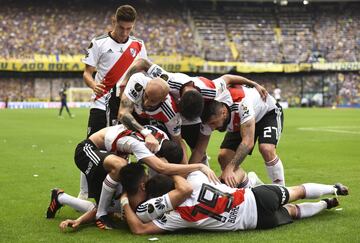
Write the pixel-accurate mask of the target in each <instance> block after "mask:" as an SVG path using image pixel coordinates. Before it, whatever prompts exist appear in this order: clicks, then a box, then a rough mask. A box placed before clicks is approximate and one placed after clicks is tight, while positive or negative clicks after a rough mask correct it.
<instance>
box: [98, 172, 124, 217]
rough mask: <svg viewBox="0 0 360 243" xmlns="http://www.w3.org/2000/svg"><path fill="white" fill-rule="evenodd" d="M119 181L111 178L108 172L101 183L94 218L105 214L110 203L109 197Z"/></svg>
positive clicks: (110, 197)
mask: <svg viewBox="0 0 360 243" xmlns="http://www.w3.org/2000/svg"><path fill="white" fill-rule="evenodd" d="M118 184H119V183H118V182H117V181H114V180H113V179H111V177H110V175H109V174H108V175H107V176H106V178H105V180H104V182H103V184H102V189H101V195H100V200H99V205H98V208H97V213H96V219H98V218H100V217H101V216H102V215H106V214H107V209H108V207H109V206H110V204H111V199H112V197H113V195H114V192H115V191H116V187H117V185H118Z"/></svg>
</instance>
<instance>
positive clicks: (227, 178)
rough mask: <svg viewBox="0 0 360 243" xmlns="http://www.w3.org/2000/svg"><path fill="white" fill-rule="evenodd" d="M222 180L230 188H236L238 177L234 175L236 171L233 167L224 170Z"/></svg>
mask: <svg viewBox="0 0 360 243" xmlns="http://www.w3.org/2000/svg"><path fill="white" fill-rule="evenodd" d="M220 178H221V179H222V180H223V181H224V182H225V184H226V185H228V186H230V187H234V188H235V187H237V185H238V182H237V180H236V176H235V173H234V170H233V168H232V167H229V166H227V167H226V168H225V169H224V170H223V172H222V174H221V176H220Z"/></svg>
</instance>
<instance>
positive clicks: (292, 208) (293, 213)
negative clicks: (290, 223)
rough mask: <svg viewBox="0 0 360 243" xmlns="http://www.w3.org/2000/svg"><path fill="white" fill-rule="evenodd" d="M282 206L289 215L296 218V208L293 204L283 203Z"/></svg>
mask: <svg viewBox="0 0 360 243" xmlns="http://www.w3.org/2000/svg"><path fill="white" fill-rule="evenodd" d="M284 208H286V210H287V211H288V213H289V215H290V216H291V217H292V218H293V219H296V218H297V208H296V206H295V205H294V204H286V205H284Z"/></svg>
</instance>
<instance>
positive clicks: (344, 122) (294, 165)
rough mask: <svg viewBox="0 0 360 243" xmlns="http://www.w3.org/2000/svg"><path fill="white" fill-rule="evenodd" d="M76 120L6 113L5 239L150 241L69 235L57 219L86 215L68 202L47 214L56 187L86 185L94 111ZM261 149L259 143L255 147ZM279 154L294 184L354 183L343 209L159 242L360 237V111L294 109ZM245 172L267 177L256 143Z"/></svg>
mask: <svg viewBox="0 0 360 243" xmlns="http://www.w3.org/2000/svg"><path fill="white" fill-rule="evenodd" d="M72 111H73V113H75V114H76V117H75V118H74V119H70V118H68V117H67V116H66V114H64V119H59V118H58V117H57V112H58V111H57V110H54V109H47V110H45V109H43V110H39V109H31V110H0V145H1V149H0V151H1V152H0V155H1V157H0V158H1V162H0V171H1V173H0V188H1V190H0V192H1V193H0V242H56V241H57V242H105V241H120V242H147V241H148V239H149V238H150V237H154V236H134V235H132V234H131V233H130V232H129V230H128V228H127V226H126V225H125V224H124V226H123V228H122V229H120V230H113V231H100V230H98V229H97V228H96V227H95V226H94V225H87V226H84V227H81V228H80V230H78V231H72V230H69V231H68V232H65V233H62V232H60V231H59V229H58V224H59V223H60V222H61V221H62V220H64V219H66V218H76V217H78V216H79V215H80V214H79V213H77V212H75V211H74V210H72V209H70V208H68V207H64V208H63V209H62V210H61V211H60V212H59V213H58V214H57V215H56V217H55V219H52V220H47V219H45V211H46V208H47V206H48V203H49V200H50V189H51V188H54V187H61V188H63V189H64V190H65V191H66V192H67V193H69V194H71V195H77V193H78V190H79V171H78V169H77V168H76V166H75V164H74V162H73V155H74V149H75V146H76V145H77V143H78V142H80V141H81V140H82V139H83V138H84V137H85V134H86V126H87V118H88V110H87V109H73V110H72ZM222 136H223V135H222V134H220V133H215V134H214V135H213V136H212V139H211V144H210V147H209V149H208V153H209V155H210V156H211V167H212V168H213V169H214V170H215V171H216V172H217V173H219V172H220V171H219V166H218V165H217V162H216V157H217V151H218V147H219V145H220V143H221V141H222ZM256 146H257V145H256ZM278 154H279V156H280V158H281V159H282V161H283V163H284V166H285V173H286V174H285V176H286V183H287V185H296V184H300V183H303V182H319V183H329V184H333V183H335V182H342V183H344V184H345V185H348V186H349V188H350V195H349V196H348V197H344V198H340V204H341V205H340V206H341V208H343V210H341V211H340V210H339V211H335V210H331V211H328V212H324V213H322V214H320V215H317V216H315V217H313V218H310V219H305V220H301V221H296V222H294V223H293V224H290V225H286V226H283V227H279V228H276V229H272V230H266V231H256V230H254V231H246V232H222V233H219V232H217V233H213V232H195V231H186V232H181V233H176V234H167V235H156V236H155V237H157V238H159V241H160V242H188V243H190V242H197V243H198V242H216V243H220V242H360V203H359V202H360V189H359V187H360V109H358V110H356V109H336V110H332V109H288V110H285V124H284V131H283V134H282V137H281V140H280V143H279V147H278ZM243 166H244V168H245V169H246V170H248V171H250V170H253V171H256V173H257V174H258V175H259V177H260V178H261V179H263V180H264V181H265V182H270V181H269V179H268V178H267V175H266V171H265V166H264V163H263V161H262V159H261V156H260V154H259V152H258V151H257V147H256V149H255V150H254V153H253V155H252V156H249V157H248V158H247V159H246V161H245V162H244V163H243Z"/></svg>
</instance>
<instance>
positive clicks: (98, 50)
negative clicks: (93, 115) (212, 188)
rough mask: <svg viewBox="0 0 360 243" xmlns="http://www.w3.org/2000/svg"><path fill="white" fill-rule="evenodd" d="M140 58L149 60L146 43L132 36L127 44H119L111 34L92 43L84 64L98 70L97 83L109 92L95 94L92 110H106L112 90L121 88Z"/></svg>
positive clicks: (95, 39)
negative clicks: (128, 71) (128, 72)
mask: <svg viewBox="0 0 360 243" xmlns="http://www.w3.org/2000/svg"><path fill="white" fill-rule="evenodd" d="M138 57H141V58H144V59H147V54H146V49H145V45H144V42H143V41H142V40H139V39H136V38H135V37H132V36H130V37H129V38H128V40H127V41H126V42H125V43H118V42H117V41H115V40H114V39H113V38H112V37H111V36H110V34H105V35H102V36H99V37H97V38H94V39H93V40H92V41H91V43H90V46H89V47H88V49H87V53H86V56H85V58H84V59H83V60H82V62H83V63H85V64H87V65H90V66H92V67H95V68H96V71H97V72H96V75H95V81H96V82H97V83H103V84H104V85H105V86H106V87H105V90H106V91H107V92H106V94H104V95H103V96H96V95H95V94H93V96H92V100H93V103H92V106H91V108H98V109H101V110H106V103H107V99H109V98H110V97H109V96H110V93H109V92H110V90H111V89H112V88H113V87H114V86H116V87H119V85H120V83H121V81H122V79H123V77H124V76H125V75H124V74H125V73H126V71H127V70H128V68H129V66H130V65H131V64H132V63H133V62H134V60H135V59H136V58H138ZM117 90H119V89H117Z"/></svg>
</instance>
